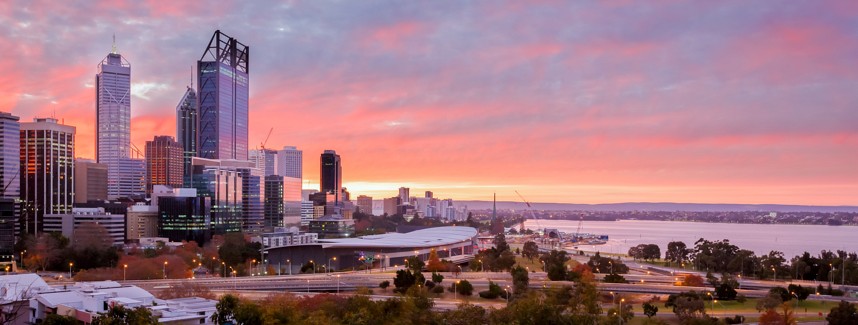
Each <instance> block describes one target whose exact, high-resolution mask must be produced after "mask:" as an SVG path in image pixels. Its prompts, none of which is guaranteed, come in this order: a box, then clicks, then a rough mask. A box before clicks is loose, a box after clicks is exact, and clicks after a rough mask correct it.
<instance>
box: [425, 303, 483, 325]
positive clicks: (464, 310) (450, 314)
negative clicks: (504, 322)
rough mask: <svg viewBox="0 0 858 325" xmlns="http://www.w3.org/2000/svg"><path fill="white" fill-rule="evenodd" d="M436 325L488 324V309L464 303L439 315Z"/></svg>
mask: <svg viewBox="0 0 858 325" xmlns="http://www.w3.org/2000/svg"><path fill="white" fill-rule="evenodd" d="M435 323H436V324H457V325H483V324H488V313H487V312H486V309H485V308H483V307H480V306H475V305H472V304H469V303H462V304H460V305H459V306H458V307H456V309H453V310H449V311H445V312H443V313H440V314H437V316H436V322H435Z"/></svg>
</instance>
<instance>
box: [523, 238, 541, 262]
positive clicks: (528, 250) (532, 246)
mask: <svg viewBox="0 0 858 325" xmlns="http://www.w3.org/2000/svg"><path fill="white" fill-rule="evenodd" d="M521 256H523V257H525V258H527V259H529V260H531V261H533V259H534V258H537V257H539V245H537V244H536V243H535V242H533V241H528V242H526V243H524V249H523V250H522V251H521Z"/></svg>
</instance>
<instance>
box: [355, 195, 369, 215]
mask: <svg viewBox="0 0 858 325" xmlns="http://www.w3.org/2000/svg"><path fill="white" fill-rule="evenodd" d="M357 208H358V211H360V212H361V213H366V214H372V197H370V196H366V195H358V197H357Z"/></svg>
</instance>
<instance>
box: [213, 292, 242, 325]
mask: <svg viewBox="0 0 858 325" xmlns="http://www.w3.org/2000/svg"><path fill="white" fill-rule="evenodd" d="M238 303H239V300H238V297H236V296H233V295H231V294H226V295H224V296H223V297H221V298H220V300H218V302H217V305H216V306H215V308H216V309H217V310H216V311H215V313H214V314H213V315H212V318H211V319H212V322H215V323H216V324H224V323H226V322H227V321H230V320H232V319H233V317H234V316H233V315H234V313H235V309H236V308H238Z"/></svg>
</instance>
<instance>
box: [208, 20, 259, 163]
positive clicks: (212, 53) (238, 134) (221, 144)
mask: <svg viewBox="0 0 858 325" xmlns="http://www.w3.org/2000/svg"><path fill="white" fill-rule="evenodd" d="M249 59H250V48H249V47H248V46H246V45H244V44H242V43H240V42H239V41H238V40H236V39H235V38H232V37H229V36H227V35H226V34H224V33H221V31H220V30H218V31H215V33H214V35H212V38H211V40H210V41H209V45H208V47H206V50H205V52H204V53H203V56H202V57H201V58H200V60H199V61H197V82H198V83H197V86H198V87H199V88H198V91H197V95H198V96H199V101H198V102H199V114H198V115H197V117H198V118H199V123H198V124H197V125H198V128H197V132H198V140H197V156H198V157H201V158H207V159H237V160H247V150H248V146H247V140H248V133H247V132H248V97H249V96H248V87H249V79H248V74H249V62H250V61H249Z"/></svg>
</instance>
